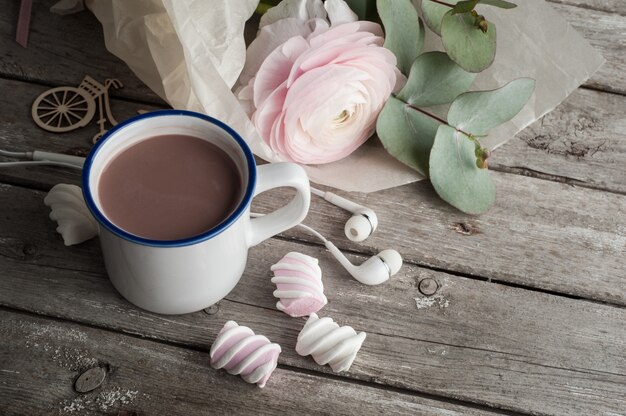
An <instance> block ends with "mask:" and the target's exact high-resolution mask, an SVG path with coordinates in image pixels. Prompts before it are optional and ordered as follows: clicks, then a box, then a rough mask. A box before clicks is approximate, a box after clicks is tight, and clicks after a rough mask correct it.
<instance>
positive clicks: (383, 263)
mask: <svg viewBox="0 0 626 416" xmlns="http://www.w3.org/2000/svg"><path fill="white" fill-rule="evenodd" d="M324 244H325V245H326V248H327V249H328V250H329V251H330V252H331V254H332V255H333V257H335V258H336V259H337V261H339V263H341V265H342V266H343V267H344V268H345V269H346V270H347V271H348V273H350V274H351V275H352V277H354V278H355V279H356V280H358V281H359V282H361V283H363V284H366V285H379V284H381V283H383V282H385V281H387V280H388V279H389V278H390V277H391V276H393V275H395V274H396V273H398V271H399V270H400V267H402V257H401V256H400V253H398V252H397V251H395V250H383V251H381V252H380V253H378V254H377V255H375V256H372V257H370V258H369V259H367V260H365V261H364V262H363V263H361V264H360V265H358V266H355V265H354V264H352V263H350V260H348V259H347V258H346V256H344V255H343V253H342V252H341V251H339V249H338V248H337V247H336V246H335V245H334V244H333V243H331V242H330V241H326V242H325V243H324Z"/></svg>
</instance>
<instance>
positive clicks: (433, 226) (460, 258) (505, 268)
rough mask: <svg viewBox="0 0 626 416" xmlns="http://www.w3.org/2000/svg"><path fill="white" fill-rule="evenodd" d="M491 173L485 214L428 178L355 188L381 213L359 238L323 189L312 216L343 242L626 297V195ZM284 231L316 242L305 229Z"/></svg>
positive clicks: (609, 297) (269, 202) (474, 271)
mask: <svg viewBox="0 0 626 416" xmlns="http://www.w3.org/2000/svg"><path fill="white" fill-rule="evenodd" d="M492 177H493V179H494V182H495V184H496V189H497V193H498V196H497V198H496V203H495V205H494V206H493V207H492V208H491V209H490V210H489V211H488V213H486V214H484V215H481V216H470V215H466V214H463V213H460V212H459V211H457V210H455V209H454V208H452V207H450V206H447V205H445V204H444V203H443V202H442V201H441V200H440V199H439V198H438V197H437V195H436V194H435V192H434V191H433V189H432V187H431V185H430V184H429V183H428V182H425V181H422V182H418V183H415V184H411V185H407V186H403V187H398V188H394V189H390V190H385V191H380V192H375V193H370V194H367V195H363V194H356V193H353V194H350V195H349V197H350V198H351V199H352V200H354V201H355V202H356V203H359V204H361V205H364V206H367V207H369V208H371V209H373V210H374V211H375V212H376V213H377V215H378V220H379V225H378V229H377V231H376V232H375V233H374V234H373V235H372V236H371V237H369V238H368V239H367V240H365V241H364V242H362V243H359V244H356V243H352V242H349V241H347V240H346V238H345V236H344V235H343V227H344V224H345V222H346V221H347V219H348V218H349V217H350V214H349V213H346V212H345V211H343V210H341V209H340V208H336V207H333V206H330V205H329V204H328V203H325V202H324V201H320V199H319V198H315V199H314V200H313V202H312V205H311V209H310V211H309V215H308V217H307V219H306V221H305V222H306V223H308V224H311V225H313V226H315V227H316V228H317V229H318V230H319V231H320V232H321V233H322V234H324V235H326V236H327V237H328V238H330V239H331V240H332V241H333V242H334V243H335V244H336V245H337V246H338V247H340V248H343V249H348V250H353V251H358V252H362V253H363V252H367V253H368V254H375V253H377V252H379V251H381V250H383V249H386V248H394V249H397V250H398V251H399V252H400V254H402V256H403V257H404V259H405V260H406V261H409V262H412V263H415V264H419V265H423V266H428V267H432V268H436V269H442V270H448V271H454V272H458V273H462V274H465V275H471V276H476V277H483V278H489V279H495V280H499V281H503V282H509V283H513V284H517V285H523V286H525V287H533V288H540V289H543V290H548V291H553V292H558V293H564V294H568V295H572V296H578V297H584V298H589V299H595V300H600V301H605V302H611V303H615V304H620V305H625V304H626V274H624V270H625V269H626V258H625V257H624V256H623V253H624V252H626V197H625V196H622V195H617V194H611V193H607V192H601V191H596V190H590V189H584V188H576V187H573V186H570V185H565V184H561V183H555V182H549V181H544V180H539V179H534V178H528V177H523V176H519V175H511V174H505V173H500V172H492ZM338 193H339V194H341V195H347V194H345V193H341V192H338ZM284 195H285V196H283V198H282V200H283V201H284V200H286V198H287V194H286V193H284ZM279 204H281V198H279V197H275V196H274V197H273V198H257V199H255V201H254V203H253V208H254V209H255V210H257V211H260V212H266V211H269V210H272V209H275V208H276V207H277V206H278V205H279ZM285 235H287V236H289V237H291V238H296V239H298V240H301V241H309V242H312V243H315V244H317V243H318V241H317V240H316V239H314V238H313V237H311V236H309V235H308V234H305V233H303V232H302V231H301V230H300V229H293V230H290V231H289V232H287V233H285Z"/></svg>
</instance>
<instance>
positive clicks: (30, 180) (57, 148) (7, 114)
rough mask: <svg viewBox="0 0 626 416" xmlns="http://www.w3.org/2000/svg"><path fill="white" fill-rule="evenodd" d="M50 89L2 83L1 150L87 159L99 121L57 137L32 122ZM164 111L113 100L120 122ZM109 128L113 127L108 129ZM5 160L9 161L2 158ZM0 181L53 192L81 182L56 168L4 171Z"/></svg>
mask: <svg viewBox="0 0 626 416" xmlns="http://www.w3.org/2000/svg"><path fill="white" fill-rule="evenodd" d="M47 89H49V87H46V86H41V85H36V84H30V83H27V82H21V81H13V80H6V79H0V91H2V92H3V93H2V94H0V113H1V114H2V121H3V122H2V123H0V149H2V150H9V151H31V150H34V149H38V150H45V151H49V152H57V153H70V154H77V155H82V156H85V155H86V154H87V153H88V152H89V149H90V148H91V146H92V145H93V143H92V138H93V136H94V135H95V134H96V133H98V131H99V127H98V125H97V124H96V121H97V120H96V119H95V117H94V119H93V120H92V121H91V123H89V124H88V125H87V126H85V127H83V128H79V129H76V130H73V131H70V132H67V133H62V134H57V133H51V132H48V131H45V130H43V129H41V128H39V127H38V126H37V125H36V124H35V123H34V121H33V120H32V118H31V115H30V111H31V104H32V102H33V101H34V100H35V98H37V96H39V94H41V93H43V92H44V91H46V90H47ZM158 108H161V107H156V106H153V105H147V104H139V103H134V102H128V101H123V100H118V99H112V100H111V111H112V112H113V115H114V116H115V117H116V118H117V119H118V120H124V119H127V118H129V117H132V116H134V115H137V111H138V110H146V111H151V110H155V109H158ZM107 127H110V126H109V125H107ZM0 159H1V160H9V159H6V158H2V157H0ZM0 181H2V182H7V183H17V184H22V185H25V186H31V187H34V188H37V189H49V188H51V187H52V186H54V185H55V184H57V183H62V182H64V183H75V184H78V183H79V182H80V172H78V171H75V170H72V169H64V168H56V167H42V166H38V167H19V168H10V169H0Z"/></svg>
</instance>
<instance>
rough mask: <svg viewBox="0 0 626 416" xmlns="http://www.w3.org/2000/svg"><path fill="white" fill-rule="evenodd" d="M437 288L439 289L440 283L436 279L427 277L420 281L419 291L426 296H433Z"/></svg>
mask: <svg viewBox="0 0 626 416" xmlns="http://www.w3.org/2000/svg"><path fill="white" fill-rule="evenodd" d="M437 289H439V285H438V284H437V281H436V280H435V279H432V278H430V277H427V278H426V279H422V280H421V281H420V283H419V291H420V292H421V293H422V295H424V296H432V295H434V294H435V293H437Z"/></svg>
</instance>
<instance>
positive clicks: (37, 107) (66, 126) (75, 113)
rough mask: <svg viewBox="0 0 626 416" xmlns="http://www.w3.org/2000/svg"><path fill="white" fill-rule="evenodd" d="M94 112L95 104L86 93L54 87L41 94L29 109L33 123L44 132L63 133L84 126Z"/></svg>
mask: <svg viewBox="0 0 626 416" xmlns="http://www.w3.org/2000/svg"><path fill="white" fill-rule="evenodd" d="M95 112H96V103H95V101H94V99H93V98H92V97H91V95H89V94H88V93H87V92H86V91H84V90H82V89H80V88H74V87H56V88H52V89H50V90H48V91H46V92H44V93H43V94H41V95H40V96H39V97H37V99H35V102H33V106H32V108H31V113H32V117H33V120H34V121H35V123H36V124H37V125H38V126H39V127H41V128H42V129H44V130H48V131H51V132H54V133H64V132H66V131H70V130H74V129H77V128H79V127H83V126H85V125H86V124H87V123H89V122H90V121H91V119H92V118H93V115H94V114H95Z"/></svg>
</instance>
